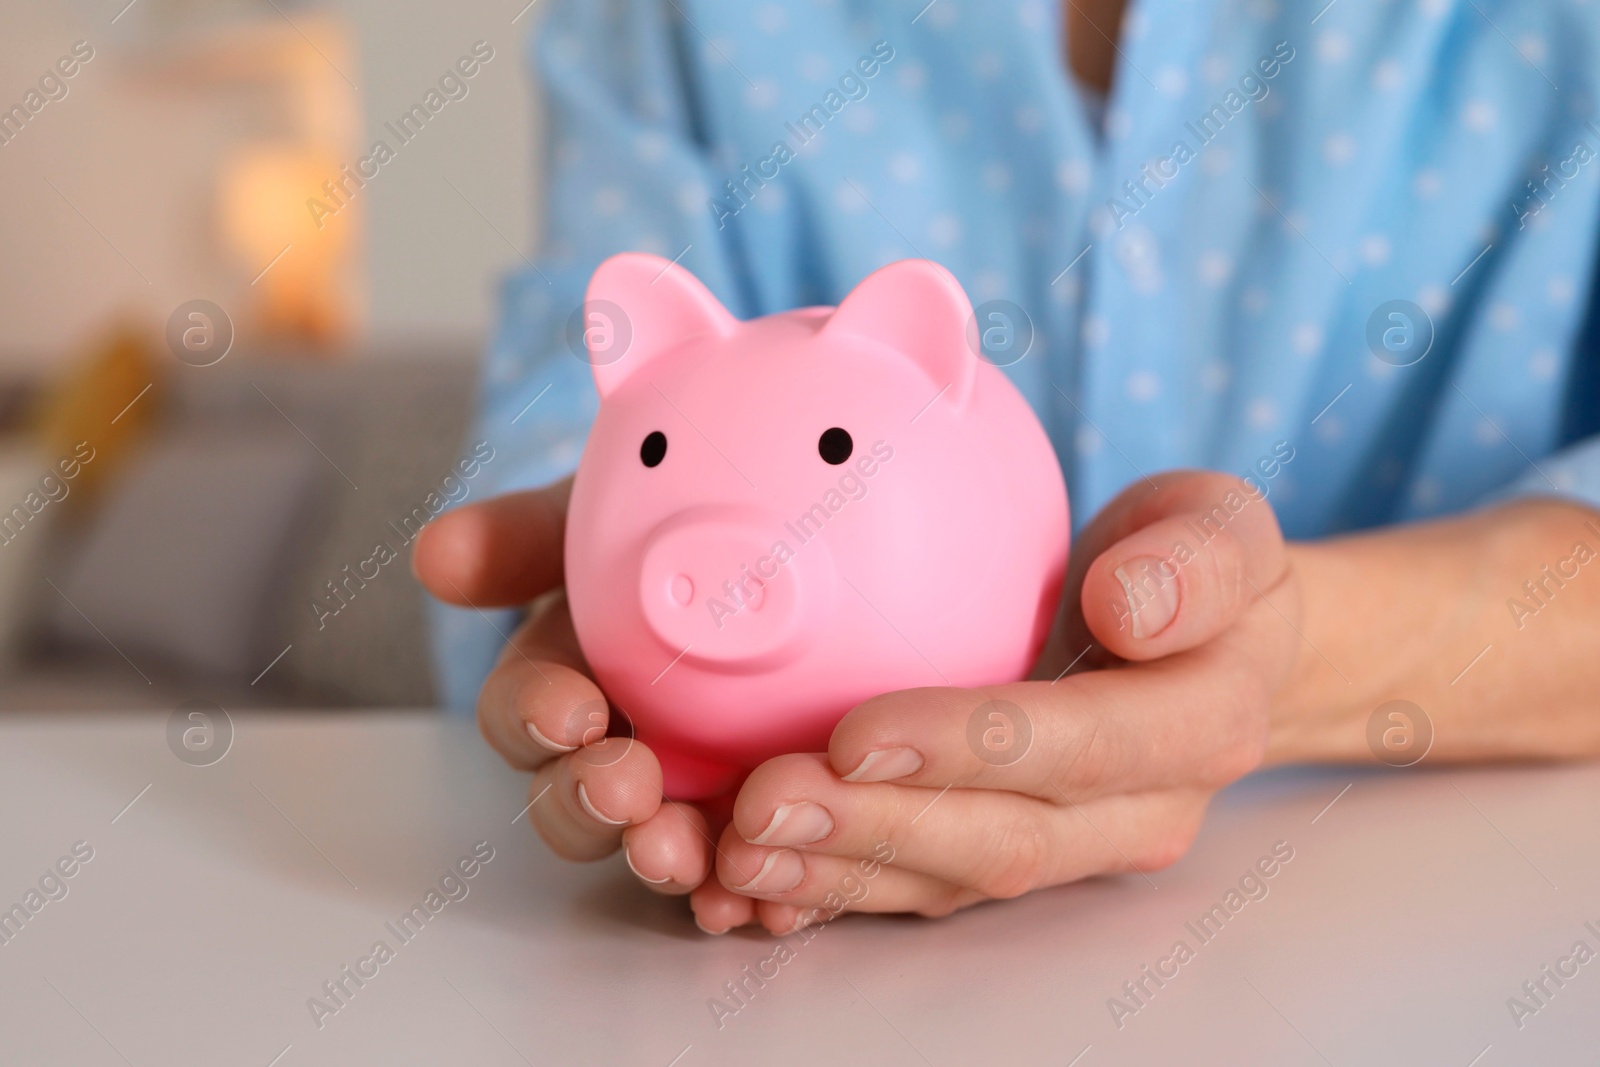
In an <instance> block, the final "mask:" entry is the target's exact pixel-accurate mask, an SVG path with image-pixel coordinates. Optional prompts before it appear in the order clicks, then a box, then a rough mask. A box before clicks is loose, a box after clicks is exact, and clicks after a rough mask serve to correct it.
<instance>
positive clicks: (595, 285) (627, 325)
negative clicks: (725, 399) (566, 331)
mask: <svg viewBox="0 0 1600 1067" xmlns="http://www.w3.org/2000/svg"><path fill="white" fill-rule="evenodd" d="M583 305H584V307H583V346H584V350H585V351H586V352H588V358H589V363H590V365H591V366H592V367H593V368H594V384H595V388H596V389H598V390H599V392H600V397H601V399H602V400H603V399H605V398H606V397H608V396H610V395H611V394H612V393H614V392H615V391H616V390H617V388H618V387H619V386H621V385H622V383H623V382H625V381H627V380H628V379H629V378H630V377H632V376H633V375H634V374H637V373H639V371H640V369H641V368H643V367H645V366H646V365H647V364H649V363H650V361H651V360H653V359H655V357H657V356H659V355H660V354H661V353H663V352H666V351H668V350H670V349H673V348H676V347H677V346H678V345H680V344H682V343H683V342H685V341H688V340H690V339H692V338H695V337H701V336H704V335H706V334H711V335H714V336H719V337H720V336H725V335H726V334H729V333H731V332H733V328H734V327H735V326H736V325H737V324H738V321H737V320H736V319H735V318H734V317H733V316H732V315H730V314H728V310H727V308H724V307H723V306H722V305H721V304H720V303H719V302H718V301H717V298H716V297H714V296H712V295H711V290H709V289H707V288H706V287H705V286H704V285H702V284H700V280H699V279H698V278H696V277H695V276H694V275H693V274H690V273H689V272H688V271H687V270H685V269H684V268H683V267H680V266H677V265H676V264H674V263H672V262H670V261H669V260H665V259H662V258H661V257H660V256H651V255H646V254H645V253H643V252H624V253H623V254H622V255H618V256H612V257H611V258H610V259H608V260H606V261H605V262H604V263H602V264H600V267H599V269H597V270H596V271H595V272H594V277H592V278H590V279H589V291H588V292H587V293H586V294H585V295H584V299H583Z"/></svg>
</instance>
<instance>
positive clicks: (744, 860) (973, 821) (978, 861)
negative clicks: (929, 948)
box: [723, 756, 1208, 901]
mask: <svg viewBox="0 0 1600 1067" xmlns="http://www.w3.org/2000/svg"><path fill="white" fill-rule="evenodd" d="M1207 795H1208V793H1207V791H1205V790H1174V791H1169V792H1162V793H1149V794H1138V795H1119V796H1113V797H1107V798H1105V799H1103V800H1099V801H1094V802H1090V803H1087V804H1084V805H1081V806H1079V805H1070V804H1066V803H1065V802H1064V801H1061V800H1059V798H1058V802H1057V803H1054V804H1052V803H1047V802H1045V801H1042V800H1039V799H1036V798H1033V797H1025V796H1019V795H1017V794H1015V793H1006V792H1001V791H997V790H986V789H976V790H975V789H950V790H936V789H924V788H918V787H911V786H903V785H894V784H885V783H875V784H870V785H860V784H856V783H851V782H844V781H841V780H840V779H839V778H838V777H837V776H836V775H834V774H833V773H832V772H831V770H830V769H829V768H828V767H827V765H826V764H825V763H823V762H822V761H821V760H819V759H817V758H816V757H811V756H807V757H784V758H781V759H775V760H770V761H768V762H767V763H765V764H763V765H762V766H761V767H759V768H757V769H756V771H755V772H754V773H753V774H751V776H750V778H749V780H747V781H746V782H745V785H744V787H743V789H742V790H741V791H740V794H739V801H738V804H737V805H736V806H735V809H734V822H733V826H734V829H735V830H736V831H737V833H738V834H739V837H740V839H741V840H743V841H745V842H746V843H747V844H749V845H750V849H752V850H756V851H751V850H741V849H734V848H730V847H729V846H728V844H727V842H726V841H724V844H723V850H724V852H726V853H727V855H728V858H729V860H730V861H731V862H733V863H735V864H739V865H741V866H742V865H748V864H750V863H753V862H755V861H756V860H757V859H758V858H759V859H760V861H761V862H762V863H763V864H764V865H768V866H770V867H771V868H772V869H771V870H770V871H768V873H767V879H768V882H762V881H761V879H759V878H758V879H756V882H757V883H758V884H757V885H756V886H755V888H757V889H762V888H780V889H781V888H783V887H784V885H785V879H786V878H789V877H792V876H793V871H794V870H795V869H796V866H795V862H794V861H793V860H790V859H788V858H783V857H780V858H779V859H778V860H773V859H772V858H771V857H772V856H773V855H774V854H777V853H785V852H791V851H792V852H794V853H798V854H799V855H800V857H801V858H802V859H803V860H804V861H805V862H807V863H809V862H810V858H811V857H812V856H813V855H816V854H824V855H829V856H834V857H839V858H844V859H850V858H856V859H860V858H871V857H878V858H882V857H883V855H884V853H885V852H886V851H887V853H888V854H889V855H891V856H892V857H893V863H894V866H895V867H897V868H903V869H906V870H912V871H917V872H919V873H922V874H925V875H928V876H930V877H932V878H934V879H937V880H938V881H940V882H944V883H948V884H951V885H956V886H964V887H967V888H970V889H974V890H976V891H978V892H979V893H981V894H982V895H983V896H985V897H990V898H1007V897H1014V896H1018V895H1020V894H1022V893H1026V892H1029V891H1031V890H1033V889H1037V888H1039V887H1041V886H1045V885H1056V884H1059V883H1061V882H1069V881H1076V880H1078V879H1080V878H1087V877H1089V876H1091V875H1097V874H1107V873H1120V872H1125V871H1131V870H1139V871H1150V870H1158V869H1160V868H1162V867H1164V866H1166V865H1168V864H1170V863H1171V862H1173V861H1174V860H1176V859H1177V858H1178V856H1180V855H1182V853H1183V852H1184V851H1185V850H1186V849H1187V848H1188V845H1189V843H1190V842H1191V841H1192V840H1193V836H1194V833H1195V832H1196V831H1197V830H1198V827H1199V817H1200V813H1201V812H1202V811H1203V810H1204V805H1205V797H1206V796H1207ZM796 805H809V806H812V807H815V808H820V809H822V810H824V811H825V812H826V813H827V816H828V818H827V824H828V825H830V826H831V827H832V828H831V829H830V830H829V831H828V832H827V834H826V835H825V836H823V837H821V838H820V839H817V840H809V841H808V840H805V838H807V837H809V836H810V833H809V830H810V829H811V827H809V826H805V827H802V829H803V830H804V831H807V832H793V833H791V832H789V831H788V830H787V829H786V828H787V827H791V826H794V825H795V821H796V820H795V816H794V815H793V814H792V812H793V811H794V808H795V806H796ZM786 814H787V815H788V817H787V818H786V817H785V816H786ZM779 845H781V846H784V847H781V848H775V847H774V846H779ZM769 883H770V885H769ZM734 888H735V889H736V890H741V891H742V886H740V885H735V886H734ZM777 899H782V900H786V901H788V900H791V898H790V897H788V896H781V897H778V898H777Z"/></svg>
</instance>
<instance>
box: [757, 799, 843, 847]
mask: <svg viewBox="0 0 1600 1067" xmlns="http://www.w3.org/2000/svg"><path fill="white" fill-rule="evenodd" d="M831 833H833V816H832V815H829V814H828V809H827V808H825V807H823V806H822V805H821V804H813V803H811V802H810V801H809V800H801V801H797V802H795V803H793V804H784V805H782V806H781V807H779V808H778V810H777V811H775V812H773V813H772V821H771V822H769V823H767V828H766V829H765V830H763V831H761V833H759V834H758V835H756V836H755V837H752V838H751V839H750V843H751V844H752V845H809V844H811V843H813V842H815V841H821V840H822V839H823V838H824V837H827V836H828V835H829V834H831Z"/></svg>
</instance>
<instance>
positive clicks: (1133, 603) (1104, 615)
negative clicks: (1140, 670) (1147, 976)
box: [1080, 474, 1288, 660]
mask: <svg viewBox="0 0 1600 1067" xmlns="http://www.w3.org/2000/svg"><path fill="white" fill-rule="evenodd" d="M1130 518H1131V519H1132V520H1133V521H1138V520H1139V519H1141V518H1148V519H1151V521H1149V522H1147V523H1146V524H1144V525H1142V526H1140V527H1138V528H1137V529H1135V530H1132V531H1131V532H1128V533H1126V534H1125V535H1124V536H1123V537H1122V538H1121V539H1120V540H1118V541H1116V542H1115V543H1114V544H1112V545H1111V546H1110V547H1109V548H1107V549H1105V550H1104V551H1103V552H1101V553H1100V554H1099V555H1098V556H1097V557H1095V559H1094V560H1093V562H1091V563H1090V564H1089V567H1088V569H1087V571H1086V572H1085V574H1084V579H1083V587H1082V592H1081V594H1080V598H1081V601H1080V602H1081V605H1082V610H1083V618H1084V621H1085V623H1086V624H1087V625H1088V627H1089V630H1090V632H1091V633H1092V635H1093V636H1094V638H1095V639H1096V640H1097V641H1099V642H1100V643H1101V644H1102V645H1103V646H1105V648H1107V649H1108V650H1110V651H1111V652H1112V653H1114V654H1115V655H1117V656H1120V657H1122V658H1123V659H1130V660H1149V659H1155V658H1157V657H1160V656H1168V655H1171V654H1173V653H1174V652H1180V651H1182V650H1184V649H1188V648H1194V647H1196V646H1198V645H1201V644H1204V643H1205V642H1207V641H1210V640H1213V639H1214V638H1216V637H1217V636H1218V635H1219V634H1221V633H1222V632H1224V631H1225V630H1227V629H1228V627H1230V626H1232V625H1233V624H1234V623H1235V622H1237V621H1238V619H1239V618H1240V616H1241V615H1242V614H1243V613H1244V611H1245V610H1246V609H1247V608H1248V607H1249V606H1250V605H1251V604H1253V603H1254V602H1255V601H1256V600H1258V599H1259V598H1260V597H1261V596H1262V595H1264V594H1270V592H1271V590H1272V589H1273V588H1274V587H1275V586H1277V584H1278V583H1279V582H1280V581H1281V580H1282V579H1283V578H1284V576H1285V575H1286V574H1287V571H1288V554H1287V551H1286V549H1285V546H1284V542H1283V534H1282V532H1281V531H1280V530H1279V528H1278V521H1277V517H1276V516H1275V515H1274V514H1273V511H1272V507H1271V506H1270V505H1269V504H1267V502H1266V500H1265V498H1263V497H1260V496H1259V495H1258V494H1257V493H1256V492H1255V491H1253V490H1252V489H1251V488H1250V487H1249V486H1248V485H1247V484H1246V483H1244V482H1242V481H1240V480H1239V479H1237V478H1232V477H1227V476H1223V475H1210V474H1206V475H1188V476H1185V477H1183V478H1182V479H1180V480H1179V481H1177V482H1174V483H1172V484H1170V485H1169V486H1167V487H1164V488H1163V489H1162V490H1161V491H1160V492H1158V493H1152V494H1150V495H1148V496H1147V497H1145V498H1144V499H1143V500H1142V501H1141V502H1140V503H1139V505H1138V506H1137V507H1136V508H1135V509H1133V511H1132V513H1131V515H1130Z"/></svg>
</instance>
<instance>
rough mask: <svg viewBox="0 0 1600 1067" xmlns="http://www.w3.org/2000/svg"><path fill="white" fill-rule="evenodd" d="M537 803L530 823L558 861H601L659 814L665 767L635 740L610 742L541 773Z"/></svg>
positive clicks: (535, 790) (560, 760)
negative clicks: (628, 833) (634, 828)
mask: <svg viewBox="0 0 1600 1067" xmlns="http://www.w3.org/2000/svg"><path fill="white" fill-rule="evenodd" d="M533 797H534V801H533V804H532V806H531V807H530V808H529V811H528V817H529V819H531V820H532V822H533V825H534V828H535V829H536V830H538V831H539V836H540V837H542V838H543V839H544V841H545V843H546V844H548V845H549V846H550V848H551V850H552V851H553V852H555V854H556V855H558V856H561V857H562V858H564V859H569V860H583V861H587V860H597V859H600V858H602V857H604V856H609V855H610V854H611V853H613V852H615V851H616V850H617V848H618V847H619V846H620V845H621V844H622V833H623V830H624V829H625V828H626V827H628V826H632V825H639V824H642V823H644V822H647V821H648V820H649V819H650V818H651V816H653V815H655V814H656V812H657V811H658V810H659V809H660V807H661V764H660V763H658V762H657V761H656V757H655V753H653V752H651V751H650V750H649V748H647V747H646V746H644V745H642V744H640V743H639V742H637V741H634V740H633V739H632V738H628V737H608V738H605V739H604V740H602V741H600V742H597V743H595V744H592V745H585V746H584V747H582V748H580V749H579V750H578V751H576V752H574V753H572V754H571V755H568V756H562V757H560V758H558V759H554V760H551V761H550V762H549V763H546V764H545V765H544V766H543V767H541V768H539V771H538V772H537V773H536V774H535V775H534V782H533Z"/></svg>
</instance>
